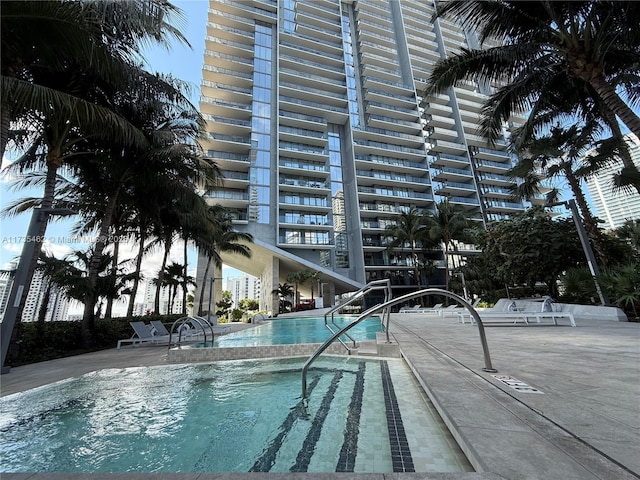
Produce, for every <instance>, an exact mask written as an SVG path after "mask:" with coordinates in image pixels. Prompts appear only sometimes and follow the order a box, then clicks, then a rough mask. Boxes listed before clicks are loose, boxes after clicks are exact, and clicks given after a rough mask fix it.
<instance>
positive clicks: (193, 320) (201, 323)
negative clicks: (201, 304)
mask: <svg viewBox="0 0 640 480" xmlns="http://www.w3.org/2000/svg"><path fill="white" fill-rule="evenodd" d="M187 322H190V323H191V324H193V326H194V327H195V326H196V325H197V326H199V327H200V330H201V331H202V333H203V336H204V344H205V345H206V344H207V330H206V327H208V328H209V330H210V331H211V344H212V345H213V341H214V340H215V339H214V335H213V327H212V326H211V324H210V323H209V322H208V321H207V320H205V319H204V318H202V317H190V316H186V317H180V318H179V319H177V320H176V321H175V322H173V325H171V329H170V330H169V348H171V345H173V343H172V342H171V337H172V336H173V333H174V331H176V325H177V326H178V329H177V333H178V345H180V343H181V342H182V328H180V327H182V325H185V324H186V323H187Z"/></svg>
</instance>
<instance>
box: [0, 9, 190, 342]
mask: <svg viewBox="0 0 640 480" xmlns="http://www.w3.org/2000/svg"><path fill="white" fill-rule="evenodd" d="M174 11H175V8H174V7H173V6H171V5H170V4H169V3H168V2H164V1H161V0H140V1H135V2H110V1H100V0H96V1H90V2H76V1H69V2H53V1H44V2H4V3H3V6H2V12H1V15H2V17H1V21H2V25H1V27H2V28H1V33H2V45H3V49H2V71H1V74H2V88H1V89H0V92H1V94H0V95H1V96H0V101H1V106H2V108H1V110H2V122H1V125H0V127H1V129H2V132H1V133H2V144H1V145H0V146H1V148H2V150H3V151H4V148H5V147H6V144H7V140H8V137H9V136H8V134H7V130H8V128H9V124H10V122H12V121H13V122H17V123H18V124H20V125H26V128H25V130H24V131H26V132H28V133H27V134H26V135H23V138H25V139H26V142H27V148H26V152H27V153H26V154H25V159H27V160H28V161H30V162H34V161H41V162H44V163H45V164H46V168H47V180H46V183H45V188H44V193H43V201H42V207H43V209H44V211H45V215H44V220H43V221H42V222H41V227H40V231H39V232H38V234H37V235H36V237H37V238H43V237H44V233H45V232H46V227H47V220H48V215H47V213H46V212H47V211H48V209H50V208H51V207H52V206H53V205H54V198H55V195H54V194H55V183H56V177H57V171H58V169H59V168H60V166H61V165H62V164H63V162H64V161H65V160H66V159H67V158H69V156H70V155H72V154H74V153H78V152H79V151H81V150H82V149H83V147H84V148H85V149H86V145H84V144H85V142H86V140H88V139H97V138H101V139H105V140H106V139H109V140H113V141H117V142H120V143H122V144H138V145H139V144H144V143H145V142H146V139H145V138H144V136H143V135H142V134H141V132H140V131H139V130H138V129H137V128H135V127H133V126H132V125H130V124H129V122H127V121H126V120H125V119H124V118H123V117H122V116H120V115H118V114H116V113H114V112H113V111H112V110H111V107H112V106H113V99H114V98H116V97H117V95H118V94H119V93H121V92H126V91H127V90H128V88H127V87H128V86H129V85H130V83H131V82H130V79H131V77H132V75H131V74H132V72H133V73H134V75H133V76H134V77H135V76H138V75H137V72H139V71H140V69H139V68H138V67H136V66H134V63H135V62H134V59H135V58H136V55H137V56H138V57H139V52H140V45H141V43H142V42H144V41H149V40H155V41H158V42H161V43H164V42H166V40H167V39H168V38H169V37H173V38H177V39H179V40H184V37H183V36H182V35H181V34H180V32H179V31H178V30H177V29H175V28H174V27H172V26H171V25H170V24H169V23H167V21H166V20H167V19H168V18H170V17H169V15H168V14H169V13H171V12H174ZM165 44H166V43H165ZM22 133H23V132H18V134H22ZM85 151H86V150H85ZM41 248H42V243H41V242H38V241H37V242H35V248H34V254H33V256H32V258H31V261H30V262H29V267H28V269H27V279H28V280H27V282H26V284H25V286H24V290H23V294H22V297H21V300H20V305H21V306H20V307H19V311H18V319H19V317H20V314H21V311H22V308H23V306H24V301H25V299H26V293H27V292H28V291H29V287H30V283H31V278H32V277H33V272H34V270H35V266H36V262H37V258H38V256H39V253H40V251H41ZM96 252H97V255H98V256H99V255H100V254H101V249H100V248H96ZM98 261H99V259H98V258H96V262H94V263H95V264H97V262H98ZM95 264H94V266H93V270H95ZM86 309H87V310H88V311H90V312H92V311H93V307H92V306H87V307H86ZM91 315H92V313H91ZM84 330H86V328H84Z"/></svg>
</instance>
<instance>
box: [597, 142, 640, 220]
mask: <svg viewBox="0 0 640 480" xmlns="http://www.w3.org/2000/svg"><path fill="white" fill-rule="evenodd" d="M625 139H626V141H627V144H628V145H629V149H630V152H631V158H632V159H633V163H634V164H635V165H636V166H637V167H638V168H639V169H640V141H638V138H637V137H636V136H635V135H633V134H629V135H627V136H626V137H625ZM621 168H622V162H615V163H612V164H610V165H607V166H606V167H604V168H603V169H601V170H599V171H598V173H597V174H596V175H594V176H592V177H590V178H589V179H587V181H586V184H587V191H588V192H589V196H590V197H591V202H592V204H593V206H594V208H595V210H596V211H595V213H596V215H597V216H598V218H600V219H601V220H604V222H605V223H604V225H603V228H605V229H608V230H614V229H616V228H620V227H621V226H622V225H623V224H624V222H625V221H627V220H637V219H640V194H639V193H638V192H637V191H636V190H631V191H615V190H614V188H613V176H614V174H616V173H619V172H620V169H621Z"/></svg>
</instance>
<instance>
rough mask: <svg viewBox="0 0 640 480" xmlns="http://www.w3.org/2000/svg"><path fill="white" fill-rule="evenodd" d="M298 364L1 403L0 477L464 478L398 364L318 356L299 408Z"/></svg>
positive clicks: (237, 364)
mask: <svg viewBox="0 0 640 480" xmlns="http://www.w3.org/2000/svg"><path fill="white" fill-rule="evenodd" d="M304 361H305V359H304V358H293V359H292V358H289V359H275V360H263V361H256V360H248V361H247V360H243V361H230V362H218V363H215V364H208V365H169V366H162V367H143V368H127V369H109V370H101V371H98V372H94V373H91V374H87V375H84V376H82V377H80V378H77V379H72V380H68V381H63V382H58V383H55V384H52V385H48V386H45V387H41V388H37V389H33V390H30V391H27V392H23V393H19V394H15V395H10V396H7V397H4V398H2V399H1V400H0V406H1V410H0V411H1V414H0V432H1V433H2V435H1V437H0V456H1V458H2V466H1V469H2V471H4V472H54V471H58V472H61V471H64V472H248V471H254V472H266V471H271V472H288V471H300V472H335V471H343V472H378V473H383V472H393V471H417V472H447V471H472V467H471V466H470V465H469V463H468V462H467V460H466V458H465V457H464V455H463V454H462V452H461V451H460V450H459V449H458V447H457V445H456V444H455V441H454V440H453V438H452V437H451V435H450V433H449V432H448V431H447V429H446V427H445V426H444V424H443V422H442V421H441V419H440V418H439V417H438V414H437V413H436V411H435V409H434V408H433V407H432V406H431V405H430V404H429V403H428V402H427V401H426V400H424V396H423V395H422V393H421V391H420V386H419V385H418V384H417V382H416V381H415V379H414V377H413V375H412V374H411V372H410V370H409V369H408V368H407V367H406V365H405V364H404V363H403V361H402V360H400V359H387V360H369V359H363V358H356V357H323V358H320V359H318V360H317V361H316V363H314V367H313V368H312V369H311V370H310V374H309V391H310V394H309V407H308V410H306V411H305V409H304V408H303V407H302V403H301V402H300V369H301V367H302V364H303V363H304ZM392 451H393V452H394V454H393V456H392V454H391V452H392Z"/></svg>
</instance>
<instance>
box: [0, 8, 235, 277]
mask: <svg viewBox="0 0 640 480" xmlns="http://www.w3.org/2000/svg"><path fill="white" fill-rule="evenodd" d="M172 3H173V4H174V5H175V6H176V7H178V8H180V9H181V10H182V11H183V13H184V21H182V22H179V21H175V22H174V25H175V26H177V27H179V28H180V30H181V31H182V32H183V33H184V35H185V37H186V38H187V40H188V42H189V43H190V44H191V47H190V48H189V47H187V46H185V45H182V44H179V43H178V42H175V41H174V42H172V45H171V48H170V49H169V50H167V49H165V48H160V47H153V48H147V49H146V50H145V54H144V56H145V59H146V64H147V65H146V67H147V70H149V71H151V72H162V73H170V74H172V75H173V76H174V77H177V78H180V79H181V80H184V81H186V82H188V83H189V85H190V87H191V95H190V96H191V100H192V103H194V105H196V106H197V105H198V101H199V89H200V80H201V71H202V65H203V55H204V37H205V33H206V22H207V9H208V5H209V2H208V1H207V0H178V1H176V0H174V1H173V2H172ZM14 156H15V154H14ZM11 159H12V157H11V155H10V154H6V155H5V158H3V161H2V167H3V168H4V167H5V166H6V165H7V163H8V162H10V160H11ZM11 181H12V179H11V178H10V177H8V176H7V175H6V174H5V175H3V176H2V177H0V209H2V210H4V208H6V207H7V205H10V204H11V203H12V202H14V201H15V200H17V199H20V198H25V197H40V196H42V189H29V190H20V191H14V190H13V189H12V188H11ZM30 218H31V212H27V213H23V214H21V215H18V216H16V217H13V218H7V217H4V216H3V217H0V241H1V244H0V268H2V269H6V268H9V267H10V262H12V261H17V260H18V258H19V256H20V253H21V251H22V245H23V243H24V240H23V239H24V237H25V236H26V233H27V228H28V225H29V220H30ZM76 220H77V219H75V220H74V219H73V217H71V218H70V219H68V220H64V221H61V220H56V221H53V222H50V223H49V226H48V227H47V232H46V239H45V242H44V245H43V248H44V249H46V250H47V251H48V252H50V253H52V254H54V255H55V256H56V257H58V258H63V257H64V256H66V255H68V254H70V253H71V252H72V251H73V250H78V249H86V247H87V243H86V242H85V241H83V240H84V239H82V238H76V237H73V235H72V234H71V228H72V227H73V225H74V224H75V223H76ZM128 250H129V252H128V254H129V255H131V256H133V255H134V252H135V248H134V247H133V246H130V248H129V249H128ZM181 252H182V247H181V246H179V245H176V246H175V247H174V248H173V249H172V251H171V260H173V261H176V262H178V263H183V261H182V253H181ZM126 255H127V248H125V251H124V252H123V256H126ZM161 261H162V250H161V249H160V250H158V251H157V252H155V253H154V254H152V255H148V256H145V260H144V267H143V269H144V272H143V273H144V274H145V275H146V276H147V277H148V278H150V277H152V276H155V275H156V274H157V271H158V269H159V267H160V264H161ZM195 269H196V252H195V249H191V251H190V252H189V275H192V276H195ZM240 274H241V272H239V271H238V270H235V269H232V268H230V267H225V268H224V269H223V276H224V277H228V276H238V275H240Z"/></svg>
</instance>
